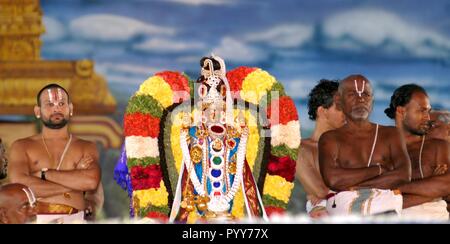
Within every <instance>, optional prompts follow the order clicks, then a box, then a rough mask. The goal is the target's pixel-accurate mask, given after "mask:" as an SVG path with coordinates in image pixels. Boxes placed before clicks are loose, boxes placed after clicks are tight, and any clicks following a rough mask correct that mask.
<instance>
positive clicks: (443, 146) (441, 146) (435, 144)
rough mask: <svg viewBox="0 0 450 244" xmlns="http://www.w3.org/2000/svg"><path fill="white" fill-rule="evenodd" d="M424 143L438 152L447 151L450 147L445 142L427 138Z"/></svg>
mask: <svg viewBox="0 0 450 244" xmlns="http://www.w3.org/2000/svg"><path fill="white" fill-rule="evenodd" d="M426 141H427V143H429V144H430V145H432V147H433V148H437V149H440V150H448V149H449V146H450V144H449V143H448V141H447V140H442V139H439V138H427V140H426Z"/></svg>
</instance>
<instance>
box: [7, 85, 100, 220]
mask: <svg viewBox="0 0 450 244" xmlns="http://www.w3.org/2000/svg"><path fill="white" fill-rule="evenodd" d="M34 113H35V116H36V117H37V118H38V119H40V120H41V122H42V124H43V127H42V133H41V134H38V135H34V136H31V137H28V138H24V139H20V140H17V141H16V142H14V143H13V145H12V146H11V149H10V156H9V174H10V180H11V182H13V183H22V184H24V185H27V186H29V187H30V188H31V189H32V190H33V192H34V193H35V194H36V197H37V198H38V204H37V211H38V217H37V222H38V223H45V222H51V221H54V220H55V219H59V221H58V222H59V223H61V222H78V221H82V220H83V217H84V209H85V199H84V196H83V192H85V191H93V190H95V189H96V188H97V186H98V184H99V181H100V167H99V164H98V157H99V156H98V152H97V148H96V146H95V144H94V143H92V142H88V141H84V140H81V139H79V138H77V137H75V136H73V135H72V134H70V133H69V131H68V128H67V126H68V125H67V123H68V122H69V120H70V117H71V116H72V113H73V105H72V103H71V101H70V98H69V94H68V93H67V91H66V90H65V89H64V88H62V87H61V86H59V85H56V84H50V85H47V86H46V87H44V88H42V90H41V91H40V92H39V93H38V96H37V105H36V106H35V107H34ZM61 220H62V221H61Z"/></svg>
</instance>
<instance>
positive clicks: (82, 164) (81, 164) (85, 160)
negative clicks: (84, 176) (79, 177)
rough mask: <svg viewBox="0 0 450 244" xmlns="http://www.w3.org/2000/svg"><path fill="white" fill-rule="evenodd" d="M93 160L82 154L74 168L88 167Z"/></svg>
mask: <svg viewBox="0 0 450 244" xmlns="http://www.w3.org/2000/svg"><path fill="white" fill-rule="evenodd" d="M93 162H94V159H93V158H92V157H91V156H89V155H86V156H83V157H82V158H81V159H80V161H79V162H78V163H77V166H76V169H89V168H90V167H91V165H92V163H93Z"/></svg>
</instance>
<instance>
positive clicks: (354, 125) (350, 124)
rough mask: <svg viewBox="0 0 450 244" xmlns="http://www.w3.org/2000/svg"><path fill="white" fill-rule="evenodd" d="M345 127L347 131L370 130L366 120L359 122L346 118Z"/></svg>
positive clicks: (370, 124) (369, 123)
mask: <svg viewBox="0 0 450 244" xmlns="http://www.w3.org/2000/svg"><path fill="white" fill-rule="evenodd" d="M346 127H347V128H348V129H355V130H358V131H361V130H363V131H364V130H370V129H372V123H371V122H370V121H369V120H367V119H361V120H352V119H351V118H347V124H346Z"/></svg>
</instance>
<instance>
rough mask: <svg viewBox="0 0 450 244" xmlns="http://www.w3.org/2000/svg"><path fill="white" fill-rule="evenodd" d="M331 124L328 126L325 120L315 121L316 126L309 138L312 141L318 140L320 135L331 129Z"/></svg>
mask: <svg viewBox="0 0 450 244" xmlns="http://www.w3.org/2000/svg"><path fill="white" fill-rule="evenodd" d="M333 129H334V128H332V127H331V126H329V125H328V124H327V123H326V121H322V120H318V121H317V122H316V126H315V128H314V131H313V133H312V135H311V137H310V139H311V140H312V141H314V142H318V141H319V139H320V136H322V134H323V133H325V132H327V131H330V130H333Z"/></svg>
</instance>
